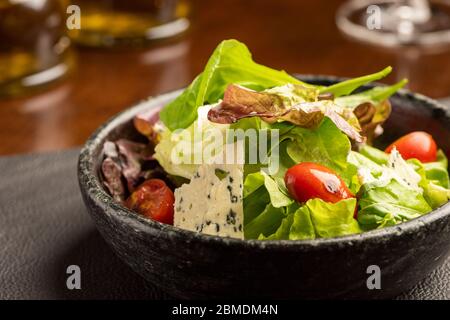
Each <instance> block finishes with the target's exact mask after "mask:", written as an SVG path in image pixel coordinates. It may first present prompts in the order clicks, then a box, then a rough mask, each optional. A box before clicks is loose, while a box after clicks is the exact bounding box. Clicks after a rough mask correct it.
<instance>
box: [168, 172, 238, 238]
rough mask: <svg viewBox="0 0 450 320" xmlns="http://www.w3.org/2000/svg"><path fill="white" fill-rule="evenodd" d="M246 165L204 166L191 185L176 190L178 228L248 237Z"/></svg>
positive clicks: (176, 221) (175, 220)
mask: <svg viewBox="0 0 450 320" xmlns="http://www.w3.org/2000/svg"><path fill="white" fill-rule="evenodd" d="M243 178H244V174H243V167H242V165H235V164H233V165H219V164H202V165H200V166H199V168H198V170H197V172H196V173H195V174H194V176H193V177H192V179H191V181H190V183H189V184H184V185H182V186H181V187H180V188H178V189H176V190H175V216H174V225H175V226H176V227H179V228H182V229H186V230H191V231H195V232H200V233H205V234H210V235H217V236H223V237H231V238H238V239H243V238H244V230H243V222H244V213H243V211H244V210H243V200H242V199H243V197H242V189H243Z"/></svg>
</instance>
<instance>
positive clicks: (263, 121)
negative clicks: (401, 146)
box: [111, 40, 450, 240]
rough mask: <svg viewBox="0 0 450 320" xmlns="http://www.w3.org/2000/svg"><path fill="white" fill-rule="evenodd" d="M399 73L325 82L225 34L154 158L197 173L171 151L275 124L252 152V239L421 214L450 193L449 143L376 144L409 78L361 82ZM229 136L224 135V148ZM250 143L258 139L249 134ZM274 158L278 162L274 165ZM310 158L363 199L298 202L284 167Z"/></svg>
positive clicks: (171, 170) (172, 113)
mask: <svg viewBox="0 0 450 320" xmlns="http://www.w3.org/2000/svg"><path fill="white" fill-rule="evenodd" d="M391 71H392V68H391V67H387V68H385V69H383V70H381V71H379V72H376V73H373V74H371V75H366V76H362V77H359V78H354V79H350V80H346V81H342V82H340V83H337V84H333V85H331V86H316V85H312V84H308V83H305V82H302V81H300V80H298V79H296V78H294V77H292V76H290V75H289V74H287V73H286V72H284V71H278V70H274V69H271V68H268V67H266V66H263V65H260V64H257V63H256V62H254V61H253V60H252V56H251V53H250V51H249V50H248V49H247V47H246V46H245V45H244V44H242V43H240V42H238V41H236V40H226V41H223V42H222V43H220V44H219V46H218V47H217V48H216V49H215V51H214V53H213V54H212V56H211V57H210V59H209V61H208V63H207V64H206V67H205V69H204V71H203V72H202V73H200V74H199V75H198V76H197V77H196V78H195V79H194V81H193V82H192V83H191V85H190V86H189V87H188V88H187V89H186V90H185V91H184V92H183V93H182V94H181V95H180V96H179V97H178V98H176V99H175V100H174V101H172V102H171V103H169V104H168V105H167V106H165V108H163V109H162V111H161V112H160V120H161V122H162V124H163V125H164V127H165V129H164V131H163V132H162V133H161V134H160V135H159V140H158V143H157V144H156V147H155V154H154V159H156V160H157V161H158V162H159V164H160V165H161V166H162V168H163V169H164V170H165V171H166V172H167V173H168V174H169V175H171V176H175V177H182V178H185V179H191V178H192V176H193V175H194V174H195V173H196V172H197V169H198V167H199V164H198V163H196V162H195V161H191V162H190V164H184V163H174V161H173V159H172V158H171V156H172V155H173V152H177V150H175V148H176V147H175V146H176V145H180V142H181V145H188V146H190V148H188V149H189V150H192V151H191V152H187V153H186V152H185V153H184V154H182V157H184V158H187V159H190V160H193V159H195V157H196V153H202V152H203V151H204V148H205V147H204V145H205V142H207V140H208V139H210V138H211V137H210V136H209V135H208V134H205V132H207V130H208V129H211V128H215V129H219V130H222V131H225V130H226V129H230V128H232V129H241V130H246V129H256V130H257V131H258V132H261V131H267V132H268V133H269V134H268V136H270V133H271V132H275V131H276V132H277V134H278V135H279V136H278V138H279V139H278V142H277V143H276V144H273V143H272V144H270V143H268V145H269V149H268V156H267V159H266V160H267V163H266V162H264V161H261V159H260V162H258V163H250V162H249V161H248V157H247V156H248V155H247V154H246V157H245V163H244V164H243V175H244V178H243V183H242V184H243V194H242V198H243V220H244V225H243V233H244V236H245V238H246V239H260V240H280V239H286V240H302V239H315V238H327V237H336V236H343V235H349V234H356V233H360V232H362V231H366V230H371V229H376V228H382V227H385V226H392V225H395V224H398V223H401V222H404V221H408V220H411V219H414V218H416V217H419V216H421V215H423V214H426V213H428V212H430V211H432V210H433V209H435V208H437V207H439V206H441V205H443V204H444V203H446V202H447V201H448V200H449V199H450V189H449V188H450V182H449V174H448V171H447V167H448V162H447V158H446V156H445V154H444V152H442V151H441V150H439V152H438V153H437V160H436V161H435V162H428V163H423V162H421V161H419V160H418V159H408V160H404V159H403V158H402V156H401V155H400V153H399V152H398V151H397V150H396V149H394V150H393V151H392V152H391V153H390V154H387V153H385V152H384V151H382V150H379V149H377V148H375V147H373V146H371V145H370V144H371V143H372V141H373V139H374V138H375V137H376V135H377V132H379V131H380V130H377V129H379V128H380V126H381V125H382V124H383V122H384V121H385V120H386V119H387V118H388V117H389V115H390V112H391V105H390V103H389V100H388V98H389V97H390V96H391V95H393V94H394V93H395V92H397V91H398V90H399V89H401V88H402V87H403V86H404V85H405V84H406V82H407V81H406V80H402V81H400V82H398V83H396V84H394V85H391V86H380V87H375V88H372V89H368V90H365V91H364V90H362V89H361V87H362V86H364V85H366V84H368V83H369V82H372V81H376V80H379V79H382V78H383V77H385V76H386V75H388V74H389V73H390V72H391ZM258 139H262V138H260V137H259V138H258ZM267 139H268V140H269V138H267ZM234 142H236V141H235V140H233V143H234ZM259 142H260V140H258V143H259ZM228 143H230V142H229V141H222V142H221V148H222V149H225V146H226V145H227V144H228ZM244 143H245V144H246V146H248V144H249V142H248V141H247V140H245V138H244ZM222 149H220V150H222ZM213 156H216V155H212V156H211V158H212V157H213ZM275 156H278V158H275ZM275 161H278V170H276V171H275V172H271V171H270V170H269V171H267V170H265V169H266V168H267V167H270V166H271V164H273V163H275ZM305 162H306V163H315V164H319V165H322V166H325V167H326V168H329V169H331V170H333V171H334V172H335V173H336V174H337V175H338V176H339V177H340V178H342V180H343V182H344V183H345V185H346V186H347V187H348V188H349V190H350V191H351V192H352V193H353V194H355V195H356V197H352V198H347V199H343V200H340V201H337V202H334V203H333V202H326V201H324V200H322V199H320V198H312V199H309V200H307V201H305V202H298V201H295V199H294V197H293V196H292V195H291V194H290V193H289V191H288V188H287V186H286V185H285V180H284V178H285V174H286V172H287V170H288V169H289V168H291V167H292V166H294V165H296V164H299V163H305ZM112 169H114V168H112ZM112 169H111V170H112ZM230 192H231V191H230Z"/></svg>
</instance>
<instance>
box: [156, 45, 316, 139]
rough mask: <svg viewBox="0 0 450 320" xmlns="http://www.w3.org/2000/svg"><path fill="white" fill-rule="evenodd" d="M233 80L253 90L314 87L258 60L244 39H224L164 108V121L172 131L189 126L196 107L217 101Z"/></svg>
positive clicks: (162, 112)
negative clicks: (254, 59)
mask: <svg viewBox="0 0 450 320" xmlns="http://www.w3.org/2000/svg"><path fill="white" fill-rule="evenodd" d="M231 83H234V84H237V85H241V86H244V87H246V88H249V89H253V90H264V89H267V88H271V87H275V86H281V85H284V84H288V83H292V84H301V85H303V86H306V87H312V86H311V85H309V84H306V83H303V82H301V81H300V80H298V79H296V78H294V77H292V76H290V75H288V74H287V73H286V72H284V71H278V70H274V69H271V68H268V67H266V66H263V65H260V64H257V63H255V62H254V61H253V60H252V56H251V53H250V51H249V50H248V48H247V47H246V46H245V45H244V44H243V43H241V42H239V41H237V40H225V41H222V42H221V43H220V44H219V45H218V46H217V48H216V49H215V50H214V53H213V54H212V55H211V57H210V58H209V60H208V63H207V64H206V67H205V70H204V71H203V72H202V73H201V74H200V75H199V76H197V78H196V79H195V80H194V82H193V83H192V84H191V85H190V86H189V87H188V88H187V89H186V90H185V91H184V92H183V93H182V94H181V95H180V96H179V97H178V98H176V99H175V100H174V101H172V102H171V103H169V104H168V105H167V106H165V107H164V109H163V110H161V112H160V118H161V120H162V122H163V123H164V124H165V125H166V127H168V128H169V129H170V130H172V131H173V130H175V129H179V128H187V127H188V126H189V125H190V124H191V123H192V122H193V121H194V120H195V118H196V116H197V108H198V107H199V106H201V105H203V104H205V103H207V102H209V103H215V102H217V101H218V100H219V99H221V98H222V97H223V93H224V91H225V88H226V87H227V86H228V85H229V84H231Z"/></svg>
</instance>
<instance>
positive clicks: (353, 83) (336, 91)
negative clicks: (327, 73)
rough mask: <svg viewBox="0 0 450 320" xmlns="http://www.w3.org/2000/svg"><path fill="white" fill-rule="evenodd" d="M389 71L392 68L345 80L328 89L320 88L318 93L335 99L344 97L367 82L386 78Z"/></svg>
mask: <svg viewBox="0 0 450 320" xmlns="http://www.w3.org/2000/svg"><path fill="white" fill-rule="evenodd" d="M391 71H392V67H390V66H389V67H386V68H384V69H383V70H381V71H379V72H376V73H373V74H369V75H366V76H362V77H358V78H353V79H349V80H345V81H342V82H339V83H336V84H333V85H331V86H328V87H324V88H320V89H319V91H320V93H325V92H326V93H332V94H333V95H334V96H335V97H340V96H345V95H348V94H350V93H352V92H353V91H355V90H356V89H358V88H359V87H361V86H363V85H365V84H367V83H369V82H373V81H376V80H379V79H382V78H384V77H386V76H387V75H388V74H389V73H391Z"/></svg>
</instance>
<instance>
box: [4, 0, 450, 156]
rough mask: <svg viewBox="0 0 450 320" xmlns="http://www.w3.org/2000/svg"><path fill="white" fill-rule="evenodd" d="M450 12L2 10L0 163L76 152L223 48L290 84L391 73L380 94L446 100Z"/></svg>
mask: <svg viewBox="0 0 450 320" xmlns="http://www.w3.org/2000/svg"><path fill="white" fill-rule="evenodd" d="M449 2H450V1H447V0H444V1H418V0H412V1H403V0H398V1H392V0H390V1H388V0H384V1H375V0H374V1H366V0H349V1H345V0H277V1H276V0H245V1H244V0H226V1H218V0H208V1H201V0H128V1H125V0H73V1H69V0H0V155H9V154H16V153H30V152H41V151H51V150H59V149H66V148H71V147H75V146H79V145H82V144H83V143H84V141H85V140H86V139H87V138H88V137H89V135H90V134H91V133H92V132H93V131H94V130H95V129H96V128H97V127H98V126H99V125H100V124H101V123H102V122H104V121H106V120H107V119H108V118H110V117H111V116H113V115H114V114H115V113H117V112H120V111H121V110H123V109H125V108H127V107H129V106H131V105H133V104H135V103H137V102H139V101H140V100H143V99H145V98H147V97H148V96H152V95H157V94H160V93H164V92H167V91H170V90H174V89H178V88H181V87H184V86H186V85H187V84H189V83H190V82H191V81H192V79H193V78H194V77H195V76H196V75H197V74H198V73H199V72H201V71H202V69H203V67H204V65H205V63H206V61H207V59H208V57H209V55H210V54H211V53H212V50H213V49H214V48H215V47H216V45H217V44H218V43H219V42H220V41H221V40H223V39H229V38H235V39H238V40H240V41H242V42H244V43H245V44H247V46H248V47H249V48H250V50H251V51H252V53H253V57H254V59H255V60H256V61H257V62H259V63H262V64H265V65H268V66H271V67H273V68H276V69H284V70H286V71H288V72H290V73H300V74H327V75H336V76H345V77H353V76H358V75H363V74H367V73H372V72H375V71H378V70H380V69H382V68H384V67H385V66H387V65H391V66H393V67H394V72H393V74H391V75H390V76H389V77H388V78H386V79H385V80H384V81H385V82H386V83H392V82H395V81H396V80H398V79H400V78H403V77H407V78H409V81H410V82H409V89H411V90H413V91H417V92H420V93H423V94H426V95H429V96H431V97H433V98H439V99H446V98H447V97H449V96H450V49H449V46H448V43H449V42H450V40H449V39H450V36H449V32H450V31H449V30H450V18H449V17H450V13H449V11H448V7H449V6H450V3H449ZM374 5H375V6H374Z"/></svg>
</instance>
